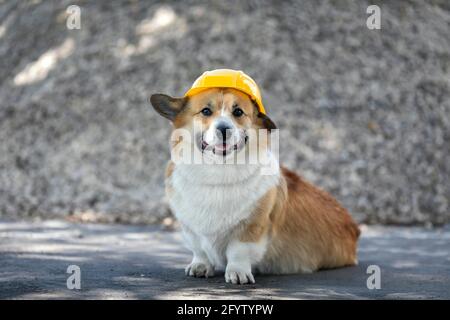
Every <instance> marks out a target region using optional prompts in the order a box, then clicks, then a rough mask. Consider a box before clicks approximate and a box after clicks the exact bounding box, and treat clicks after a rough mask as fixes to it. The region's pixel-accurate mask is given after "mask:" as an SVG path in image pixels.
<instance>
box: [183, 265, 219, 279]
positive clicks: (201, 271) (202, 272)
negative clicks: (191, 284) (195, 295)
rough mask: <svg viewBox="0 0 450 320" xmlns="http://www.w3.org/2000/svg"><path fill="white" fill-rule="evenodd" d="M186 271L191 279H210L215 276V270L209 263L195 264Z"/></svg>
mask: <svg viewBox="0 0 450 320" xmlns="http://www.w3.org/2000/svg"><path fill="white" fill-rule="evenodd" d="M184 271H185V273H186V275H187V276H190V277H197V278H202V277H205V278H209V277H213V276H214V268H213V266H212V265H211V264H209V263H203V262H193V263H191V264H190V265H188V266H187V267H186V269H185V270H184Z"/></svg>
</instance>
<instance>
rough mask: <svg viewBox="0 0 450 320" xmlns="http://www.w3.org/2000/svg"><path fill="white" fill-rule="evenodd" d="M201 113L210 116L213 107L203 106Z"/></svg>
mask: <svg viewBox="0 0 450 320" xmlns="http://www.w3.org/2000/svg"><path fill="white" fill-rule="evenodd" d="M201 113H202V114H203V115H204V116H206V117H209V116H210V115H212V111H211V109H210V108H208V107H206V108H203V109H202V111H201Z"/></svg>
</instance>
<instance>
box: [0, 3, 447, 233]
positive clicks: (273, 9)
mask: <svg viewBox="0 0 450 320" xmlns="http://www.w3.org/2000/svg"><path fill="white" fill-rule="evenodd" d="M70 4H78V5H79V6H80V7H81V29H80V30H69V29H67V27H66V17H67V14H66V8H67V7H68V6H69V5H70ZM369 4H371V3H370V2H369V1H358V2H357V3H356V2H354V1H350V0H340V1H283V2H280V3H278V2H269V1H268V2H265V1H250V2H245V3H242V2H238V1H233V2H229V1H227V2H221V1H212V2H208V4H205V3H204V2H200V1H182V2H165V4H162V3H159V2H147V1H145V2H144V1H142V2H135V1H111V2H109V1H96V2H77V1H45V2H42V3H38V4H33V3H27V2H19V1H8V2H4V3H2V4H0V21H1V23H0V26H1V29H0V70H1V73H0V84H1V85H0V215H1V216H8V217H44V218H50V217H67V216H71V217H72V218H73V219H81V220H86V219H87V220H89V221H91V220H101V221H123V222H131V223H146V222H156V221H159V220H161V219H162V218H164V217H166V216H167V215H168V214H169V210H168V208H167V205H166V204H165V202H164V200H163V171H164V165H165V162H166V161H167V160H168V158H169V151H168V142H167V141H168V137H169V130H170V126H169V124H168V123H167V122H166V121H165V120H164V119H162V118H161V117H160V116H158V115H157V114H156V113H155V112H154V111H153V110H152V108H151V107H150V106H149V104H148V101H147V100H148V97H149V95H150V94H151V93H155V92H165V93H168V94H171V95H182V94H183V93H184V92H185V90H187V89H188V87H189V85H190V84H191V83H192V82H193V80H194V79H195V78H196V77H197V76H198V75H200V74H201V73H202V72H203V71H205V70H208V69H215V68H221V67H227V68H234V69H242V70H244V71H245V72H247V73H248V74H250V75H251V76H252V77H253V78H254V79H255V80H256V81H257V82H258V83H259V84H260V86H261V88H262V91H263V97H264V100H265V104H266V106H267V109H268V112H269V116H270V117H271V118H272V119H273V120H274V121H275V122H276V123H277V124H278V126H279V128H281V136H282V138H283V139H282V141H283V143H282V145H281V150H280V151H281V155H280V157H281V160H282V162H283V163H284V164H286V165H287V166H288V167H290V168H293V169H296V170H297V171H299V172H301V173H302V174H303V175H304V176H305V177H306V178H308V179H309V180H311V181H312V182H314V183H316V184H318V185H319V186H321V187H323V188H324V189H326V190H328V191H330V192H331V193H332V194H334V195H335V196H336V197H337V198H338V199H339V200H340V201H342V202H343V203H344V205H345V206H346V207H348V208H349V209H350V211H351V212H352V213H353V215H354V216H355V218H356V219H357V220H358V221H360V222H366V223H388V224H389V223H396V224H412V223H419V224H425V223H431V224H442V223H444V222H446V221H449V217H450V212H449V198H450V186H449V173H450V161H449V156H450V150H449V149H450V147H449V143H448V141H449V139H450V130H449V129H450V117H449V114H450V99H449V98H450V86H449V75H450V74H449V70H450V54H449V52H450V37H449V36H448V26H449V23H450V7H449V5H448V3H447V2H446V1H437V0H435V1H427V2H423V1H419V0H414V1H408V2H392V1H391V2H383V3H382V4H381V5H380V6H381V12H382V29H381V30H369V29H367V28H366V18H367V16H368V15H367V14H366V8H367V6H368V5H369ZM86 217H87V218H86ZM89 217H91V218H89Z"/></svg>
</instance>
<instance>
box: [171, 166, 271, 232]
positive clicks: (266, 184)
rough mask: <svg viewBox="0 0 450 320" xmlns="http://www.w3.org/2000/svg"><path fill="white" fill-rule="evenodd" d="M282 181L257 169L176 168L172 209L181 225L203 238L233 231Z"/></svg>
mask: <svg viewBox="0 0 450 320" xmlns="http://www.w3.org/2000/svg"><path fill="white" fill-rule="evenodd" d="M278 180H279V175H278V174H274V175H261V173H260V170H259V168H258V167H256V166H247V165H245V166H244V165H242V166H237V165H177V166H176V168H175V170H174V172H173V173H172V176H171V178H170V183H171V186H172V188H173V194H172V195H171V197H170V199H169V201H170V205H171V207H172V209H173V211H174V213H175V215H176V217H177V218H178V219H179V220H180V222H181V223H182V224H184V225H186V226H188V227H189V228H190V229H191V230H192V231H193V232H195V233H196V234H198V235H203V236H215V235H217V234H219V233H220V234H224V233H225V234H226V233H227V232H229V231H231V230H232V229H233V227H235V226H236V225H237V224H238V223H239V222H240V221H242V220H244V219H246V218H248V217H249V216H250V214H251V213H252V211H253V209H254V207H255V205H256V204H257V203H258V200H259V199H260V198H261V197H262V196H263V195H264V194H265V193H266V192H267V191H268V190H269V189H271V188H272V187H274V186H275V185H276V184H277V183H278Z"/></svg>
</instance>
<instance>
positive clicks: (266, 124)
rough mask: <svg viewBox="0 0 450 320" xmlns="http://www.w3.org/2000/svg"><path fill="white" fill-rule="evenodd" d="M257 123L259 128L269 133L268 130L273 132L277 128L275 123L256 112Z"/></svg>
mask: <svg viewBox="0 0 450 320" xmlns="http://www.w3.org/2000/svg"><path fill="white" fill-rule="evenodd" d="M258 121H259V123H260V125H261V127H262V128H264V129H267V130H268V131H269V132H270V130H275V129H276V128H277V126H276V125H275V123H274V122H273V121H272V120H271V119H270V118H269V117H268V116H266V115H265V114H264V113H261V112H258Z"/></svg>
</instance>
